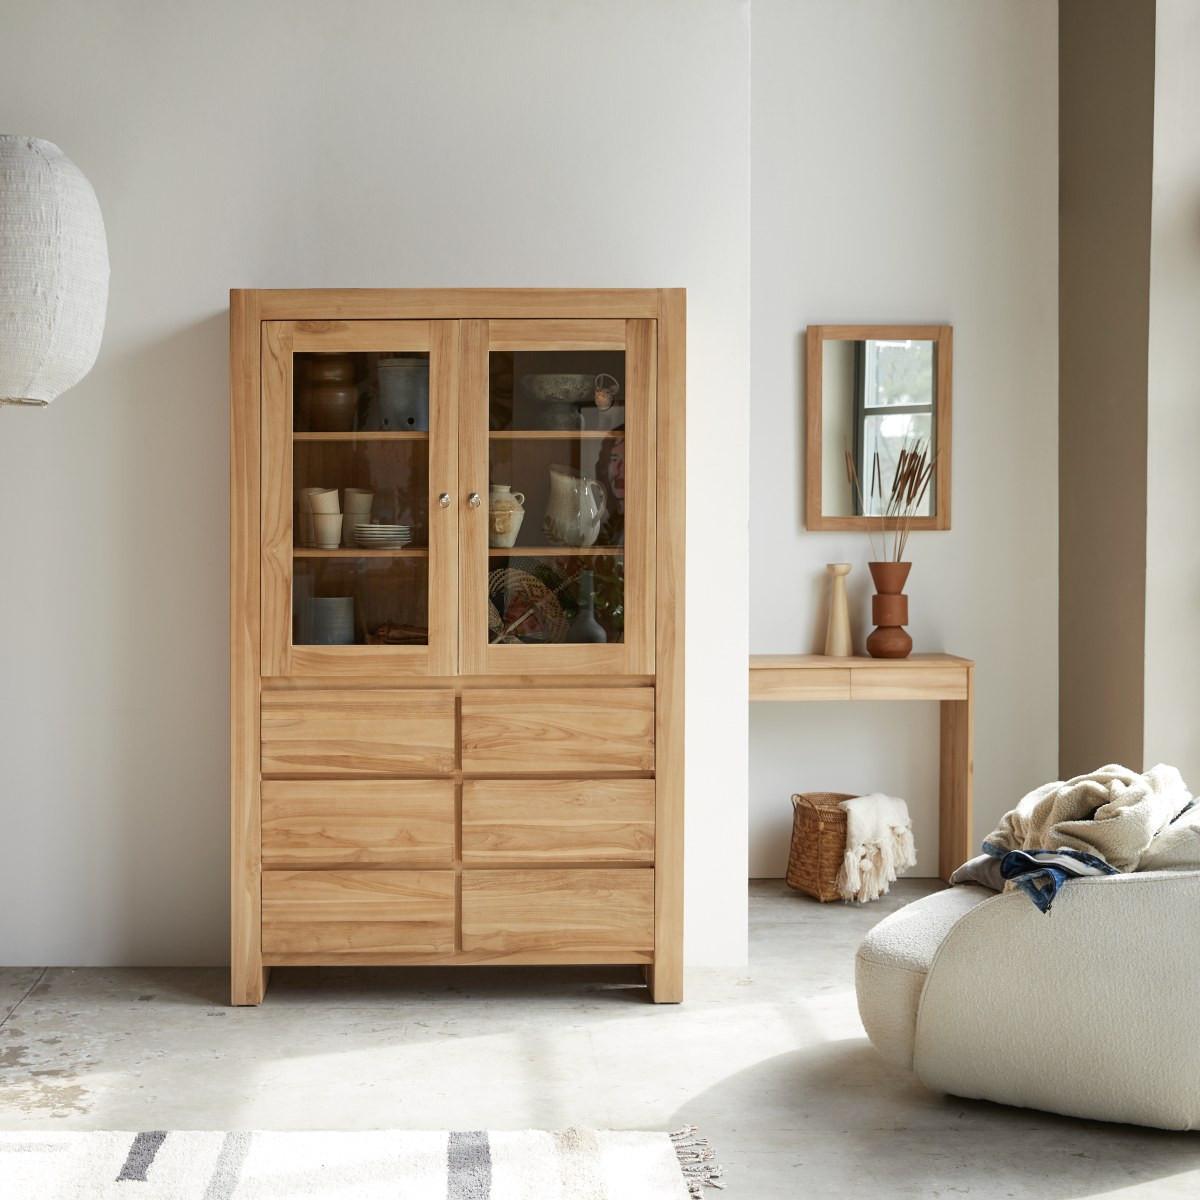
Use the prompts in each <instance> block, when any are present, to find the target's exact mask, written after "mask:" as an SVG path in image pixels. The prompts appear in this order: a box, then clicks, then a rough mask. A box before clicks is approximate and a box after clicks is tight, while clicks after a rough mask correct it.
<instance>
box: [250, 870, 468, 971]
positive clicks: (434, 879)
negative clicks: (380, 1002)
mask: <svg viewBox="0 0 1200 1200" xmlns="http://www.w3.org/2000/svg"><path fill="white" fill-rule="evenodd" d="M262 949H263V954H264V956H274V955H284V956H296V957H302V956H306V955H307V956H312V957H318V956H320V957H327V958H329V959H332V960H334V961H336V958H337V956H338V955H339V954H346V955H361V954H376V955H396V956H398V957H402V956H404V955H406V954H411V955H421V954H426V955H427V954H452V953H453V952H454V872H453V871H383V870H369V871H264V872H263V877H262Z"/></svg>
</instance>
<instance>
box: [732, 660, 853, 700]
mask: <svg viewBox="0 0 1200 1200" xmlns="http://www.w3.org/2000/svg"><path fill="white" fill-rule="evenodd" d="M750 699H751V700H849V699H850V672H849V671H848V670H845V669H844V668H839V667H823V668H821V669H819V670H816V671H806V670H803V669H801V668H798V667H797V668H792V669H790V670H776V671H756V670H754V668H753V666H751V669H750Z"/></svg>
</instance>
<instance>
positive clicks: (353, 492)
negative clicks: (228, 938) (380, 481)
mask: <svg viewBox="0 0 1200 1200" xmlns="http://www.w3.org/2000/svg"><path fill="white" fill-rule="evenodd" d="M374 499H375V493H374V492H368V491H367V490H366V489H365V488H346V490H345V491H344V492H343V493H342V512H344V513H353V514H354V515H355V516H356V517H357V516H362V515H363V513H370V511H371V504H372V502H373V501H374Z"/></svg>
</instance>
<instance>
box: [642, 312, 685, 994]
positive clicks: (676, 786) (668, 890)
mask: <svg viewBox="0 0 1200 1200" xmlns="http://www.w3.org/2000/svg"><path fill="white" fill-rule="evenodd" d="M686 330H687V316H686V293H685V292H684V291H683V289H682V288H667V289H663V290H662V291H661V292H660V293H659V314H658V327H657V333H658V347H657V360H658V400H657V426H658V431H657V439H656V444H655V452H656V456H657V466H656V475H657V479H658V481H659V486H658V488H657V491H656V496H655V505H656V524H657V535H656V560H655V561H656V571H655V651H654V652H655V671H656V687H655V692H656V695H657V707H656V709H655V721H654V738H655V752H656V762H657V767H656V788H655V841H654V873H655V881H656V885H655V889H654V963H653V966H652V967H651V968H650V970H649V971H648V972H647V980H648V982H649V984H650V992H651V995H652V997H653V999H654V1001H655V1003H658V1004H677V1003H679V1001H681V1000H682V999H683V819H684V636H683V633H684V591H685V578H684V544H685V537H686V529H685V520H684V513H685V507H686V506H685V499H686V493H685V486H684V479H685V472H686V463H687V454H686V445H687V443H686V419H685V417H686V413H685V402H684V397H685V390H686V389H685V377H686V363H687V337H686Z"/></svg>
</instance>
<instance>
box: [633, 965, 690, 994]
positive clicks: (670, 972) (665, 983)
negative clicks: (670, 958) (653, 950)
mask: <svg viewBox="0 0 1200 1200" xmlns="http://www.w3.org/2000/svg"><path fill="white" fill-rule="evenodd" d="M642 971H643V973H644V974H645V976H646V986H647V987H649V989H650V999H651V1000H652V1001H653V1002H654V1003H655V1004H681V1003H682V1002H683V971H682V970H681V969H680V967H679V966H678V965H675V967H674V969H671V968H669V967H668V965H667V964H666V963H649V964H647V965H646V966H644V967H643V968H642Z"/></svg>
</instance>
